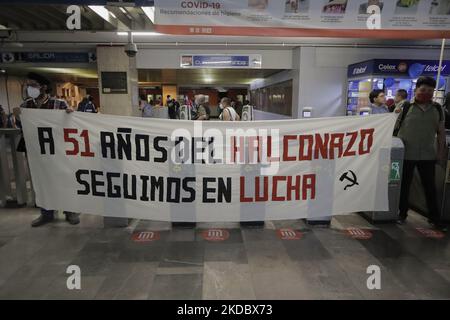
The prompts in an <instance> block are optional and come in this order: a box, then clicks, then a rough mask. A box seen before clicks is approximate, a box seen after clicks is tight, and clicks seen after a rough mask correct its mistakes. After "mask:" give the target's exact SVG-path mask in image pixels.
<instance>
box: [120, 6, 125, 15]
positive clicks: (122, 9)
mask: <svg viewBox="0 0 450 320" xmlns="http://www.w3.org/2000/svg"><path fill="white" fill-rule="evenodd" d="M119 9H120V11H122V13H124V14H127V10H125V9H124V8H122V7H119Z"/></svg>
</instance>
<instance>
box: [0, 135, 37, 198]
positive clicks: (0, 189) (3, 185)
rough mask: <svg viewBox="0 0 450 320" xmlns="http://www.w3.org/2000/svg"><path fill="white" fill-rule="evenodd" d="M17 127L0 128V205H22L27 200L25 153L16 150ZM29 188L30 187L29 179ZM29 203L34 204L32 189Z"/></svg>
mask: <svg viewBox="0 0 450 320" xmlns="http://www.w3.org/2000/svg"><path fill="white" fill-rule="evenodd" d="M20 137H21V134H20V130H19V129H0V206H1V207H6V206H24V205H26V204H27V202H28V200H29V199H28V190H27V180H29V173H28V172H29V170H28V166H27V164H26V159H25V154H24V153H23V152H17V151H16V146H17V144H18V142H19V140H20ZM30 188H32V184H31V179H30ZM30 191H31V199H30V202H28V204H29V205H34V197H33V190H30Z"/></svg>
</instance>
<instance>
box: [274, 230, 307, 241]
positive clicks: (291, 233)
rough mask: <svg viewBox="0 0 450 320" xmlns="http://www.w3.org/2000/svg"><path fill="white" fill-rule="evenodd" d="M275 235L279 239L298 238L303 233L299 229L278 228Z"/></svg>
mask: <svg viewBox="0 0 450 320" xmlns="http://www.w3.org/2000/svg"><path fill="white" fill-rule="evenodd" d="M277 236H278V238H280V239H281V240H299V239H301V238H302V236H303V234H302V233H301V232H300V231H297V230H294V229H290V228H285V229H278V230H277Z"/></svg>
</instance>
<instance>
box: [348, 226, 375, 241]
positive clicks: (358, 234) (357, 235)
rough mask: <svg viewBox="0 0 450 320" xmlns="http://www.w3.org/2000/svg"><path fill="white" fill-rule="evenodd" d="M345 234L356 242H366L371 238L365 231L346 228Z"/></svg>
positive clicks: (367, 231)
mask: <svg viewBox="0 0 450 320" xmlns="http://www.w3.org/2000/svg"><path fill="white" fill-rule="evenodd" d="M345 233H346V234H347V235H348V236H350V237H352V238H353V239H358V240H367V239H370V238H372V232H370V231H369V230H367V229H360V228H348V229H347V230H345Z"/></svg>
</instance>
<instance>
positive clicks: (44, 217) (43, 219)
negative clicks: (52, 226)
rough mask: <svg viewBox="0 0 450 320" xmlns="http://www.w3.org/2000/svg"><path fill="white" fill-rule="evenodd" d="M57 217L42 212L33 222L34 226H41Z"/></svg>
mask: <svg viewBox="0 0 450 320" xmlns="http://www.w3.org/2000/svg"><path fill="white" fill-rule="evenodd" d="M54 219H55V217H54V215H53V214H41V215H40V216H39V217H38V218H36V219H34V220H33V222H31V226H32V227H40V226H42V225H44V224H47V223H49V222H52V221H53V220H54Z"/></svg>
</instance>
